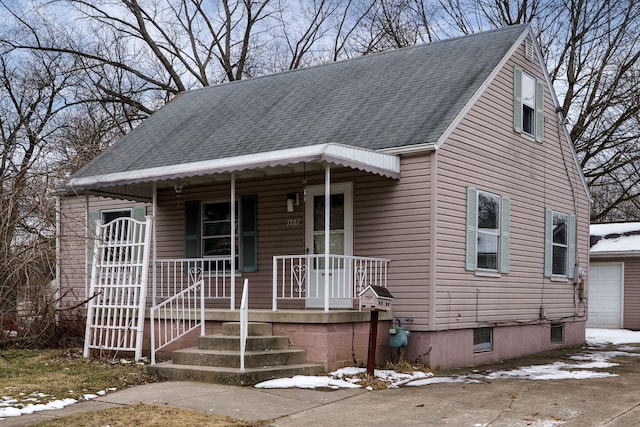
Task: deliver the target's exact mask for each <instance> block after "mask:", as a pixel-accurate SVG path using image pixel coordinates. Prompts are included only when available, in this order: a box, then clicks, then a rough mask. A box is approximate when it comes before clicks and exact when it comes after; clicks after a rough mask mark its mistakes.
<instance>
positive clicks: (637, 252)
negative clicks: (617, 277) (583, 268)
mask: <svg viewBox="0 0 640 427" xmlns="http://www.w3.org/2000/svg"><path fill="white" fill-rule="evenodd" d="M611 257H620V258H635V257H640V250H631V251H611V252H589V258H611Z"/></svg>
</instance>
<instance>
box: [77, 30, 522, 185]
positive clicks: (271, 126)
mask: <svg viewBox="0 0 640 427" xmlns="http://www.w3.org/2000/svg"><path fill="white" fill-rule="evenodd" d="M526 30H527V26H526V25H517V26H511V27H505V28H502V29H498V30H493V31H487V32H483V33H478V34H474V35H470V36H464V37H459V38H455V39H449V40H443V41H438V42H433V43H429V44H425V45H419V46H414V47H409V48H404V49H397V50H393V51H388V52H384V53H379V54H371V55H365V56H362V57H358V58H354V59H349V60H345V61H340V62H334V63H329V64H324V65H319V66H315V67H310V68H305V69H299V70H294V71H289V72H284V73H279V74H274V75H269V76H264V77H257V78H253V79H248V80H242V81H238V82H232V83H227V84H221V85H218V86H211V87H207V88H202V89H197V90H191V91H188V92H185V93H183V94H181V95H180V96H178V97H176V98H175V99H174V100H172V101H171V102H170V103H168V104H167V105H166V106H164V107H163V108H161V109H160V110H159V111H157V112H156V113H154V114H152V115H151V116H150V117H149V118H148V119H147V120H146V121H145V122H143V123H142V124H140V125H139V126H138V127H137V128H136V129H134V130H133V131H131V132H130V133H129V134H128V135H126V136H125V137H124V138H122V139H121V140H120V141H118V142H117V143H116V144H114V146H113V147H111V148H110V149H109V150H107V151H105V152H104V153H102V154H101V155H99V156H98V157H96V158H95V159H94V160H93V161H91V162H90V163H89V164H88V165H86V166H85V167H84V168H82V169H81V170H80V171H78V172H77V173H76V174H75V175H74V178H78V177H88V176H95V175H105V174H113V173H119V172H127V171H135V170H140V169H147V168H157V167H164V166H168V165H174V164H183V163H190V162H197V161H202V160H212V159H221V158H226V157H233V156H239V155H244V154H255V153H262V152H269V151H275V150H283V149H290V148H296V147H302V146H310V145H316V144H325V143H338V144H344V145H349V146H355V147H360V148H366V149H370V150H379V149H384V148H391V147H402V146H409V145H414V144H422V143H433V142H436V141H437V140H438V138H439V137H440V136H441V135H442V134H443V132H444V131H445V130H446V128H447V126H448V125H449V124H450V123H451V122H452V121H453V120H454V119H455V117H456V116H457V115H458V113H459V112H460V111H461V110H462V109H463V108H464V106H465V105H466V104H467V103H468V101H469V100H470V99H471V98H472V96H473V95H474V93H475V92H476V91H478V90H479V89H480V87H481V85H482V84H483V83H484V82H485V80H486V79H487V77H488V76H489V75H490V74H491V72H492V71H493V70H494V69H495V67H496V66H497V65H498V64H499V63H500V61H501V60H502V59H503V57H504V56H505V55H506V53H507V52H508V51H509V49H510V48H511V47H512V46H513V44H514V43H515V42H516V40H517V39H518V38H519V37H520V36H521V35H522V33H523V32H524V31H526Z"/></svg>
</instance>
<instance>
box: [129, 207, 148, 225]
mask: <svg viewBox="0 0 640 427" xmlns="http://www.w3.org/2000/svg"><path fill="white" fill-rule="evenodd" d="M146 215H147V207H146V206H144V205H138V206H134V207H133V213H132V216H133V219H135V220H136V221H145V216H146Z"/></svg>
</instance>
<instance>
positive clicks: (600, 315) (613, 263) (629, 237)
mask: <svg viewBox="0 0 640 427" xmlns="http://www.w3.org/2000/svg"><path fill="white" fill-rule="evenodd" d="M590 234H591V251H590V253H589V262H590V268H589V320H588V321H587V325H588V326H589V327H592V328H616V329H619V328H624V329H632V330H640V312H639V310H638V307H637V305H638V304H639V303H640V222H622V223H609V224H592V225H591V233H590Z"/></svg>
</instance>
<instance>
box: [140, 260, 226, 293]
mask: <svg viewBox="0 0 640 427" xmlns="http://www.w3.org/2000/svg"><path fill="white" fill-rule="evenodd" d="M230 260H231V258H230V257H217V258H189V259H158V260H156V272H155V275H156V278H155V285H154V286H155V289H154V293H153V296H154V298H156V299H157V300H158V301H162V300H164V299H166V298H170V297H172V296H173V295H176V294H177V293H179V292H181V291H182V290H183V289H186V288H188V287H189V286H191V285H193V284H194V283H196V282H199V281H202V288H203V292H204V298H206V299H227V300H228V299H230V298H231V295H233V294H234V293H233V290H232V286H233V284H232V283H231V279H230V271H229V267H228V265H229V263H230ZM154 304H155V301H154Z"/></svg>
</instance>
